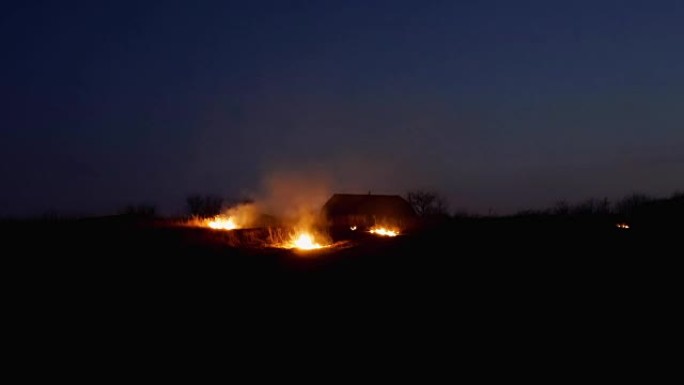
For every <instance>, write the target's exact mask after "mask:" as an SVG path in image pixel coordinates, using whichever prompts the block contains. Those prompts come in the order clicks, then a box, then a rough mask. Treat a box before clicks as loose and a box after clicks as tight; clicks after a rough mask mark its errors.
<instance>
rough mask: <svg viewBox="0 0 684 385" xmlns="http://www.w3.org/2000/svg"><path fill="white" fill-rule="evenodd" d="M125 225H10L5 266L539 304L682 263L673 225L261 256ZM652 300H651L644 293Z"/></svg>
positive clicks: (460, 237)
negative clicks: (533, 299)
mask: <svg viewBox="0 0 684 385" xmlns="http://www.w3.org/2000/svg"><path fill="white" fill-rule="evenodd" d="M179 223H180V222H178V221H173V220H164V219H147V220H145V219H131V218H127V217H125V216H121V217H107V218H93V219H80V220H66V221H52V222H51V221H42V222H5V223H4V224H3V230H2V231H3V237H4V238H5V239H6V241H5V242H4V243H5V246H6V250H8V252H7V253H6V254H5V259H6V260H8V261H9V262H10V263H14V262H17V263H18V264H19V265H20V266H22V267H23V268H24V269H25V270H24V271H22V273H24V274H28V275H29V277H35V281H36V282H37V283H39V284H41V283H45V285H46V286H47V285H51V286H52V287H55V288H58V287H61V286H62V285H71V284H79V285H84V287H88V285H93V286H94V287H95V288H99V289H103V288H104V289H107V290H110V289H111V290H122V291H125V290H146V289H148V288H156V289H159V290H162V289H163V288H166V289H168V290H176V289H179V290H180V287H181V286H185V289H189V290H200V289H201V288H203V287H205V288H206V290H214V289H220V288H221V287H224V286H226V287H227V286H230V285H232V284H235V285H245V286H246V287H253V288H254V289H255V290H269V288H270V287H276V286H278V285H281V286H282V285H284V286H283V287H288V286H290V285H295V286H296V285H299V284H310V285H318V286H320V287H328V288H331V287H332V288H348V289H350V290H354V289H355V288H361V287H364V288H366V289H372V288H378V287H379V288H384V289H387V290H395V289H396V290H399V291H417V292H419V291H421V290H430V288H434V289H435V290H443V291H444V293H448V292H449V290H452V289H454V290H455V289H457V288H458V287H461V288H464V289H466V290H473V291H475V292H488V291H492V292H494V291H500V292H501V294H502V295H505V294H506V293H515V292H519V293H523V292H528V291H529V293H530V294H532V293H539V294H542V293H544V292H548V291H559V292H564V293H578V292H582V291H589V290H596V291H597V293H606V292H607V291H614V290H617V291H619V290H624V291H628V290H635V291H638V289H637V287H638V286H639V285H640V284H641V283H648V284H649V285H654V284H655V285H659V284H663V285H664V284H667V282H666V281H665V282H663V281H662V280H660V279H659V278H658V277H660V276H662V277H667V276H669V274H671V273H672V271H671V270H669V269H670V268H671V267H672V266H673V263H674V262H675V261H677V260H678V259H679V258H681V248H680V247H679V246H678V244H677V242H676V241H677V240H678V238H679V237H680V236H681V235H680V230H681V229H680V228H678V226H677V224H676V223H649V224H647V225H646V226H641V227H639V226H632V228H630V229H620V228H618V227H616V226H615V223H614V221H612V220H591V221H589V220H587V221H577V220H558V219H555V218H479V219H459V220H457V219H449V220H445V221H442V222H440V223H433V224H431V225H425V226H423V227H419V228H416V229H415V230H414V231H412V232H409V233H406V234H402V235H400V236H398V237H394V238H385V237H378V236H375V235H372V234H368V233H357V232H355V233H351V232H348V233H344V234H340V233H337V234H334V239H333V241H335V244H334V246H333V247H329V248H325V249H320V250H312V251H297V250H287V249H279V248H273V247H266V246H264V245H265V244H266V243H265V241H264V240H265V239H267V238H268V229H245V230H233V231H231V232H225V231H220V230H211V229H204V228H195V227H187V226H182V225H179ZM649 290H652V288H650V289H649Z"/></svg>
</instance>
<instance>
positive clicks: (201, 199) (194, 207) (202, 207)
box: [186, 194, 223, 218]
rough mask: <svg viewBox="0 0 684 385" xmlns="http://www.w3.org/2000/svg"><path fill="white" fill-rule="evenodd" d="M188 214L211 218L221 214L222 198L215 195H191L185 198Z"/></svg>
mask: <svg viewBox="0 0 684 385" xmlns="http://www.w3.org/2000/svg"><path fill="white" fill-rule="evenodd" d="M186 204H187V208H188V213H189V214H190V215H191V216H196V217H203V218H207V217H213V216H215V215H219V214H220V213H221V209H222V207H223V198H221V197H219V196H216V195H199V194H193V195H190V196H188V197H187V199H186Z"/></svg>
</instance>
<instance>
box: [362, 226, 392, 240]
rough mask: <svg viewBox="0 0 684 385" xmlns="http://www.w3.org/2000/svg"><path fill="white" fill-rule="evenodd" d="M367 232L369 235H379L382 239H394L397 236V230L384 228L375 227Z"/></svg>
mask: <svg viewBox="0 0 684 385" xmlns="http://www.w3.org/2000/svg"><path fill="white" fill-rule="evenodd" d="M368 232H369V233H371V234H376V235H381V236H384V237H396V236H397V235H399V231H398V230H393V229H389V228H386V227H377V226H376V227H373V228H371V229H370V230H369V231H368Z"/></svg>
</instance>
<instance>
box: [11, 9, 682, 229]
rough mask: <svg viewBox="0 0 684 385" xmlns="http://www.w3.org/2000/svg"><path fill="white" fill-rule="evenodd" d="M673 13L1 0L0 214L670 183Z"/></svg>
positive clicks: (677, 56) (584, 195)
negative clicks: (216, 199) (216, 200)
mask: <svg viewBox="0 0 684 385" xmlns="http://www.w3.org/2000/svg"><path fill="white" fill-rule="evenodd" d="M682 20H684V2H681V1H675V0H672V1H668V0H665V1H660V0H652V1H634V0H623V1H597V0H594V1H584V0H575V1H564V2H560V1H525V0H523V1H429V0H423V1H405V0H395V1H371V0H365V1H357V0H345V1H258V0H256V1H240V2H237V1H235V2H233V1H128V0H119V1H112V2H105V1H101V2H100V1H19V2H16V3H15V4H10V5H5V6H4V9H3V11H2V13H0V42H1V44H2V57H3V60H2V61H1V62H0V69H1V70H2V71H1V72H0V84H1V85H2V87H1V91H0V102H1V105H2V113H1V114H0V129H1V131H0V154H1V155H0V156H1V158H0V160H1V163H0V177H1V181H2V191H1V192H0V215H2V216H7V215H39V214H41V213H44V212H47V211H53V212H58V213H78V214H80V213H84V214H106V213H111V212H115V211H117V210H119V209H121V208H122V207H124V206H126V205H128V204H135V203H143V202H147V203H152V204H155V205H156V206H157V208H158V209H159V211H160V212H162V213H168V214H175V213H180V212H182V211H183V210H184V208H185V198H186V197H187V196H188V195H189V194H192V193H203V194H204V193H211V194H219V195H222V196H224V197H227V198H240V197H244V196H252V197H254V196H257V197H258V196H259V195H265V194H269V195H271V196H273V195H277V196H278V195H279V191H287V192H286V193H284V194H283V195H282V196H283V197H284V196H286V195H287V194H289V193H292V191H294V190H297V191H303V192H304V193H306V190H307V189H309V188H311V189H312V190H315V191H318V192H321V191H324V192H323V193H321V194H322V195H326V194H327V193H328V192H329V193H332V192H350V193H353V192H360V193H364V192H367V191H372V192H376V193H397V194H402V195H403V194H404V193H405V192H406V191H408V190H412V189H426V190H432V191H436V192H438V193H439V194H440V195H442V196H443V197H445V198H446V200H447V201H448V203H449V205H450V207H451V208H452V209H454V210H466V211H469V212H471V213H488V212H494V213H498V214H506V213H512V212H516V211H518V210H521V209H528V208H544V207H549V206H551V205H552V204H554V203H555V202H556V201H559V200H567V201H569V202H578V201H581V200H584V199H588V198H603V197H607V198H609V199H611V200H617V199H620V198H622V197H624V196H626V195H627V194H631V193H634V192H639V193H646V194H649V195H654V196H669V195H670V194H672V193H673V192H675V191H677V190H682V189H683V188H684V23H683V22H682ZM290 181H291V182H292V183H293V185H292V186H289V185H288V183H289V182H290ZM284 185H288V186H287V187H282V186H284ZM295 185H296V186H295ZM273 186H281V187H279V188H274V187H273ZM279 189H280V190H279ZM267 190H268V191H267Z"/></svg>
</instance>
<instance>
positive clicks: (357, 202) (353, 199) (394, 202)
mask: <svg viewBox="0 0 684 385" xmlns="http://www.w3.org/2000/svg"><path fill="white" fill-rule="evenodd" d="M323 212H324V213H325V215H327V216H328V217H337V216H345V215H374V216H379V217H409V218H410V217H414V216H416V213H415V211H414V210H413V207H411V205H410V204H409V203H408V201H406V199H404V198H402V197H401V196H399V195H371V194H334V195H333V196H332V197H330V199H328V201H327V202H326V203H325V204H324V205H323Z"/></svg>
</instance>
